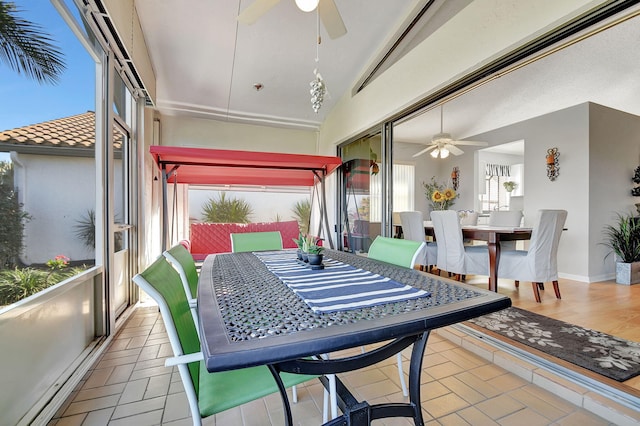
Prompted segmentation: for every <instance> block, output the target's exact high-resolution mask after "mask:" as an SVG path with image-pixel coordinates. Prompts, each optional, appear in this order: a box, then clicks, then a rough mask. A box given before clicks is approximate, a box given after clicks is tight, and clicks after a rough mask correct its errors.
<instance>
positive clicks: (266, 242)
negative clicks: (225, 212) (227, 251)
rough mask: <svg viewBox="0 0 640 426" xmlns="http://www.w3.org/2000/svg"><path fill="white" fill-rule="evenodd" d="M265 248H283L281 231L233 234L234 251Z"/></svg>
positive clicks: (232, 248)
mask: <svg viewBox="0 0 640 426" xmlns="http://www.w3.org/2000/svg"><path fill="white" fill-rule="evenodd" d="M265 250H282V235H281V234H280V231H267V232H244V233H237V234H231V251H232V252H234V253H242V252H247V251H265Z"/></svg>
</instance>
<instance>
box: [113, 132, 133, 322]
mask: <svg viewBox="0 0 640 426" xmlns="http://www.w3.org/2000/svg"><path fill="white" fill-rule="evenodd" d="M113 139H114V140H113V159H114V164H113V179H114V203H115V205H114V221H115V223H116V226H115V227H114V228H113V229H114V231H115V232H114V249H113V253H114V257H113V259H114V265H113V268H112V270H113V271H114V274H113V276H112V278H113V285H114V299H113V302H114V307H115V310H116V314H120V313H121V312H122V311H123V310H124V309H126V307H127V306H128V305H129V296H130V291H129V288H130V287H129V286H130V282H131V280H130V276H129V264H130V262H129V256H130V253H131V252H130V250H129V247H130V240H129V238H130V231H129V225H128V224H129V207H128V205H129V203H128V194H129V192H128V187H129V184H128V182H129V179H128V177H129V173H128V155H127V153H128V152H129V136H128V133H127V132H126V131H125V130H123V129H122V128H120V126H117V125H116V126H114V128H113Z"/></svg>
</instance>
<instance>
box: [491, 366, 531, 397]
mask: <svg viewBox="0 0 640 426" xmlns="http://www.w3.org/2000/svg"><path fill="white" fill-rule="evenodd" d="M503 371H504V370H503ZM488 382H489V383H490V384H491V385H493V386H495V387H496V388H498V389H500V390H501V391H503V392H507V391H510V390H513V389H518V388H521V387H522V386H525V385H527V384H528V382H527V381H525V380H524V379H522V378H520V377H518V376H516V375H515V374H508V373H505V374H502V375H500V376H497V377H494V378H493V379H490V380H489V381H488Z"/></svg>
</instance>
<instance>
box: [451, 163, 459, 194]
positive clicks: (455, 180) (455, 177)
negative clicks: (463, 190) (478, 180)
mask: <svg viewBox="0 0 640 426" xmlns="http://www.w3.org/2000/svg"><path fill="white" fill-rule="evenodd" d="M459 184H460V169H459V168H458V167H457V166H456V167H454V168H453V170H452V171H451V186H453V190H454V191H457V190H458V185H459Z"/></svg>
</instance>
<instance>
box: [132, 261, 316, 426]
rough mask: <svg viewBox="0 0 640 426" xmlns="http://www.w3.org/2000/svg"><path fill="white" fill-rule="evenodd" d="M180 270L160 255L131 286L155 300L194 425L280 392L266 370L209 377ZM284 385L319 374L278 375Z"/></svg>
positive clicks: (303, 380) (297, 382)
mask: <svg viewBox="0 0 640 426" xmlns="http://www.w3.org/2000/svg"><path fill="white" fill-rule="evenodd" d="M180 281H181V279H180V276H179V274H178V272H177V271H176V270H175V269H174V268H173V267H172V266H171V265H170V264H169V263H168V262H167V260H166V259H165V258H164V257H163V256H160V257H159V258H158V259H156V261H155V262H154V263H152V264H151V265H150V266H149V267H148V268H147V269H145V270H144V271H143V272H141V273H139V274H137V275H136V276H135V277H133V282H134V283H136V284H137V285H138V286H139V287H140V288H141V289H142V290H144V291H145V292H146V293H147V294H148V295H149V296H150V297H151V298H153V299H154V300H155V301H156V303H157V304H158V307H159V308H160V314H161V315H162V320H163V322H164V325H165V329H166V332H167V335H168V337H169V343H170V345H171V349H172V351H173V355H174V356H173V357H172V358H168V359H167V360H166V362H165V366H168V367H171V366H176V365H177V366H178V372H179V373H180V378H181V380H182V384H183V386H184V390H185V393H186V395H187V400H188V402H189V409H190V410H191V417H192V421H193V424H194V425H196V426H199V425H201V424H202V419H203V418H206V417H209V416H212V415H214V414H216V413H219V412H222V411H225V410H228V409H230V408H233V407H236V406H238V405H242V404H245V403H247V402H250V401H253V400H255V399H258V398H262V397H264V396H267V395H270V394H272V393H275V392H278V386H277V384H276V381H275V379H274V377H273V375H272V374H271V372H270V371H269V368H268V367H267V366H259V367H251V368H244V369H240V370H231V371H224V372H220V373H209V372H208V371H207V369H206V367H205V365H204V356H203V354H202V352H201V349H200V338H199V336H198V333H197V332H196V323H195V322H194V321H193V317H192V316H191V315H190V313H189V311H190V308H189V302H188V300H187V294H186V293H185V292H184V290H183V288H182V283H181V282H180ZM280 377H281V378H282V381H283V383H284V385H285V386H286V387H291V386H293V385H296V384H299V383H302V382H305V381H307V380H311V379H313V378H315V377H317V376H307V375H298V374H287V373H281V374H280Z"/></svg>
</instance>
